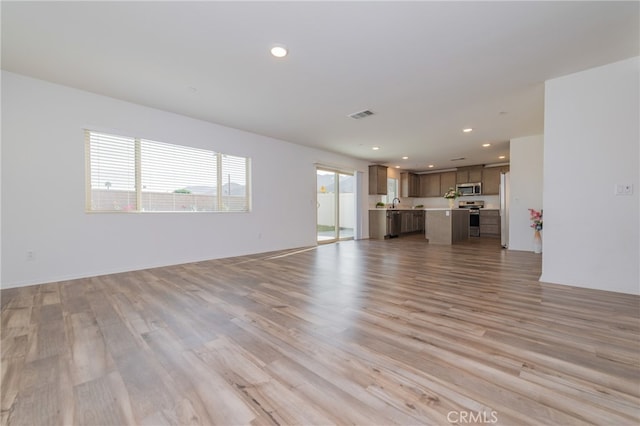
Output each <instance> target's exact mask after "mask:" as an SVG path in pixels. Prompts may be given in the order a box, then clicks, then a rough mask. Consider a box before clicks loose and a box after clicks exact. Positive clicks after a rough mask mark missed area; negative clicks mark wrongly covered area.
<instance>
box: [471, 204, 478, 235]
mask: <svg viewBox="0 0 640 426" xmlns="http://www.w3.org/2000/svg"><path fill="white" fill-rule="evenodd" d="M469 236H470V237H479V236H480V208H478V207H473V208H470V209H469Z"/></svg>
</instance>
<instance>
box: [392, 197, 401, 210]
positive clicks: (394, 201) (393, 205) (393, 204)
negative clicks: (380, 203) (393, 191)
mask: <svg viewBox="0 0 640 426" xmlns="http://www.w3.org/2000/svg"><path fill="white" fill-rule="evenodd" d="M396 200H398V204H400V198H398V197H396V198H394V199H393V201H392V202H391V208H392V209H395V208H396Z"/></svg>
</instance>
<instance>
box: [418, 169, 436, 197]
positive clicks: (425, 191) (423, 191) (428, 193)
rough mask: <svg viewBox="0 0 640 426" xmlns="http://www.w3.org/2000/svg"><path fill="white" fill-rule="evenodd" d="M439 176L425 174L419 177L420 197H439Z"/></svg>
mask: <svg viewBox="0 0 640 426" xmlns="http://www.w3.org/2000/svg"><path fill="white" fill-rule="evenodd" d="M440 174H441V173H427V174H424V175H420V196H421V197H439V196H440V195H441V194H440Z"/></svg>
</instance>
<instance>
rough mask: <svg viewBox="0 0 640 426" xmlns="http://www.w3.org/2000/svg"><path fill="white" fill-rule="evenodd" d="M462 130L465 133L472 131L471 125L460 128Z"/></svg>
mask: <svg viewBox="0 0 640 426" xmlns="http://www.w3.org/2000/svg"><path fill="white" fill-rule="evenodd" d="M462 131H463V132H465V133H469V132H471V131H473V129H472V128H471V127H467V128H466V129H462Z"/></svg>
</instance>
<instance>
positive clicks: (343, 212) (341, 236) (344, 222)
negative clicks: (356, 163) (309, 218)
mask: <svg viewBox="0 0 640 426" xmlns="http://www.w3.org/2000/svg"><path fill="white" fill-rule="evenodd" d="M354 188H355V178H354V176H353V174H348V173H344V172H339V171H336V170H330V169H323V168H318V169H316V189H317V195H316V201H317V207H318V211H317V219H316V223H317V226H316V229H317V241H318V242H319V243H331V242H335V241H338V240H345V239H352V238H353V235H354V229H355V218H356V211H355V196H354Z"/></svg>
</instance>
